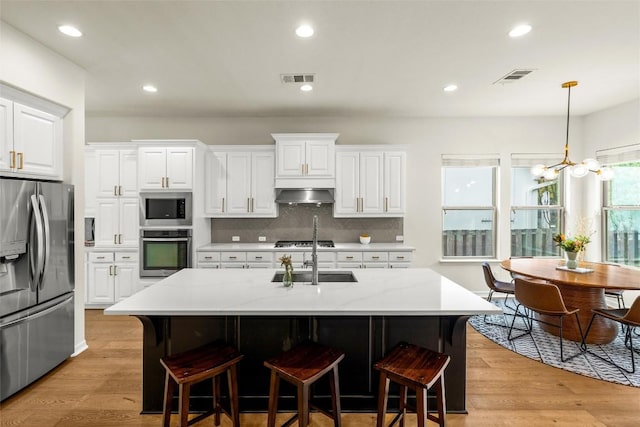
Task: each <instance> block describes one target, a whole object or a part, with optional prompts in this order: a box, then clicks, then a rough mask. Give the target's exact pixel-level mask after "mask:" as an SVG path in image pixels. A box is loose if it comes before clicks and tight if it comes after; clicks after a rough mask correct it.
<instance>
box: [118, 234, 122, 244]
mask: <svg viewBox="0 0 640 427" xmlns="http://www.w3.org/2000/svg"><path fill="white" fill-rule="evenodd" d="M118 243H119V244H122V234H118Z"/></svg>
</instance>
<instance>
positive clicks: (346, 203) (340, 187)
mask: <svg viewBox="0 0 640 427" xmlns="http://www.w3.org/2000/svg"><path fill="white" fill-rule="evenodd" d="M336 166H337V167H336V193H335V197H336V201H335V204H334V207H333V209H334V214H336V215H340V214H342V215H353V214H357V212H358V209H359V203H358V198H359V197H360V155H359V154H358V153H357V152H351V151H349V152H339V153H337V154H336Z"/></svg>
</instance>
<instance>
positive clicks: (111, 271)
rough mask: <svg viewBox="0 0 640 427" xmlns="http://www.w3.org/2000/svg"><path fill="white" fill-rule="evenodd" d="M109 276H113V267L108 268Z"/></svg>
mask: <svg viewBox="0 0 640 427" xmlns="http://www.w3.org/2000/svg"><path fill="white" fill-rule="evenodd" d="M109 276H113V265H110V266H109Z"/></svg>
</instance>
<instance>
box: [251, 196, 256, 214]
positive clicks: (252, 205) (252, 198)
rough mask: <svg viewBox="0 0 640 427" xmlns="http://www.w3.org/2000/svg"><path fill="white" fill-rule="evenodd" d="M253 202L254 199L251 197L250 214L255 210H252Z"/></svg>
mask: <svg viewBox="0 0 640 427" xmlns="http://www.w3.org/2000/svg"><path fill="white" fill-rule="evenodd" d="M253 202H254V199H253V197H252V198H251V212H254V211H255V210H254V208H253Z"/></svg>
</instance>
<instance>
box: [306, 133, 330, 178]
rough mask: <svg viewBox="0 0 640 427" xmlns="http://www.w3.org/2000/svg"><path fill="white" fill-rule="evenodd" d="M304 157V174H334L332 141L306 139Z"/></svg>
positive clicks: (315, 175) (328, 175) (317, 175)
mask: <svg viewBox="0 0 640 427" xmlns="http://www.w3.org/2000/svg"><path fill="white" fill-rule="evenodd" d="M305 159H306V165H305V175H306V176H313V177H328V178H333V176H335V142H334V141H307V143H306V146H305Z"/></svg>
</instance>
